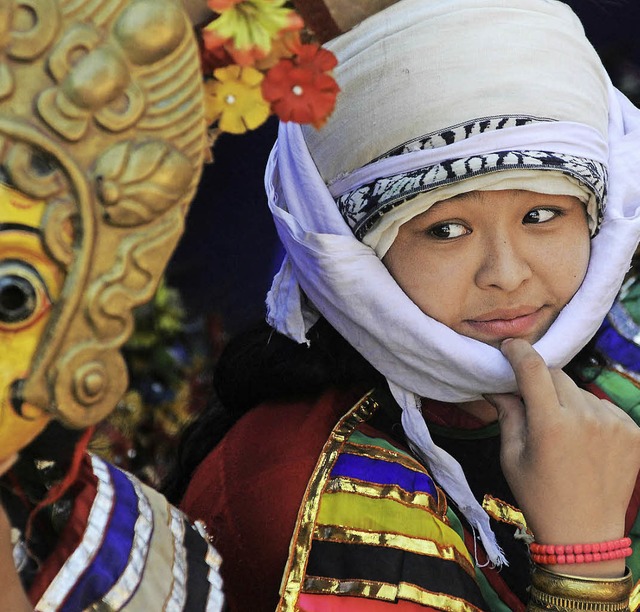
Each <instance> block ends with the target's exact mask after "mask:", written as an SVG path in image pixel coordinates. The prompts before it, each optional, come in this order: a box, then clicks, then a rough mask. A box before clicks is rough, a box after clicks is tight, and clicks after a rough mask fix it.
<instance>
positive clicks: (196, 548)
mask: <svg viewBox="0 0 640 612" xmlns="http://www.w3.org/2000/svg"><path fill="white" fill-rule="evenodd" d="M184 527H185V532H184V546H185V549H186V551H187V601H186V605H185V608H184V609H185V610H206V609H207V598H208V596H209V589H210V588H211V585H210V584H209V565H208V564H207V563H206V561H205V559H206V556H207V551H208V550H209V549H208V546H207V542H206V541H205V540H204V538H203V537H202V536H201V535H200V534H199V533H198V532H197V531H196V530H195V529H194V528H193V527H192V526H191V525H190V524H189V523H188V522H187V521H185V526H184Z"/></svg>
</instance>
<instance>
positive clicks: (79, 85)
mask: <svg viewBox="0 0 640 612" xmlns="http://www.w3.org/2000/svg"><path fill="white" fill-rule="evenodd" d="M0 52H1V61H0V165H1V166H2V170H3V172H4V174H5V180H6V181H7V182H8V183H9V184H11V185H13V186H14V187H15V188H16V189H18V190H20V191H22V192H23V193H25V194H26V195H28V196H30V197H32V198H36V199H38V200H44V201H45V202H46V212H45V215H44V218H43V221H42V227H41V230H42V235H43V242H44V245H45V249H46V250H47V252H48V253H49V255H50V256H51V258H52V259H54V260H55V261H56V262H57V263H58V264H59V265H60V266H61V268H63V269H64V271H65V274H66V281H65V285H64V287H63V290H62V295H61V297H60V299H59V300H57V301H56V303H55V304H54V306H53V310H52V313H51V318H50V320H49V323H48V325H47V328H46V330H45V333H44V337H43V339H42V340H41V342H40V344H39V347H38V351H37V353H36V356H35V358H34V361H33V365H32V368H31V371H30V373H29V375H28V376H27V378H26V379H25V380H24V381H23V384H22V388H21V389H19V392H18V396H19V397H18V398H17V399H16V401H20V400H24V401H27V402H29V403H30V404H33V405H36V406H39V407H41V408H43V409H45V410H48V411H50V412H51V413H52V414H53V415H54V416H55V417H56V418H59V419H61V420H62V421H64V422H65V423H67V424H68V425H71V426H75V427H84V426H87V425H90V424H92V423H94V422H96V421H98V420H100V419H101V418H103V417H104V416H105V415H106V414H107V413H108V412H109V411H110V410H111V409H112V408H113V407H114V406H115V404H116V402H117V401H118V399H119V398H120V397H121V395H122V394H123V392H124V391H125V389H126V387H127V384H128V378H127V372H126V367H125V364H124V361H123V359H122V357H121V355H120V352H119V349H120V347H121V345H122V344H123V343H124V342H125V340H126V339H127V337H128V336H129V334H130V332H131V330H132V326H133V319H132V313H131V311H132V309H133V308H134V307H135V306H137V305H139V304H140V303H142V302H144V301H146V300H148V299H150V298H151V296H152V295H153V293H154V291H155V288H156V285H157V282H158V280H159V277H160V275H161V273H162V271H163V269H164V267H165V265H166V263H167V261H168V258H169V256H170V255H171V252H172V250H173V248H174V246H175V244H176V243H177V241H178V238H179V237H180V235H181V233H182V228H183V220H184V216H185V214H186V211H187V207H188V204H189V202H190V201H191V199H192V197H193V194H194V192H195V188H196V186H197V182H198V179H199V175H200V170H201V166H202V163H203V159H204V152H205V147H206V142H205V134H206V125H205V120H204V112H203V92H202V82H201V76H200V67H199V58H198V47H197V44H196V41H195V38H194V37H193V33H192V29H191V24H190V22H189V19H188V18H187V16H186V14H185V13H184V10H183V8H182V5H181V3H180V1H179V0H2V1H0ZM65 236H67V237H69V236H72V239H71V240H70V241H69V240H68V239H67V240H65V239H64V237H65Z"/></svg>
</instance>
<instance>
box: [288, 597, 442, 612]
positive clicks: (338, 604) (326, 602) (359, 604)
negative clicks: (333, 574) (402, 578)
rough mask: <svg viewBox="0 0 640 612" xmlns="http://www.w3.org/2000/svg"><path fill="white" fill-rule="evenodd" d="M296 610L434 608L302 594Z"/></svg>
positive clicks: (385, 611) (408, 611) (409, 610)
mask: <svg viewBox="0 0 640 612" xmlns="http://www.w3.org/2000/svg"><path fill="white" fill-rule="evenodd" d="M296 610H301V611H302V612H328V611H331V612H391V611H393V610H397V611H398V612H416V611H418V610H419V611H420V612H424V611H425V610H436V608H432V607H430V606H429V607H427V606H422V605H420V604H418V603H414V602H412V601H404V600H399V601H397V602H391V601H379V600H377V599H365V598H363V597H338V596H337V595H310V594H308V593H302V594H301V595H300V597H299V598H298V605H297V607H296Z"/></svg>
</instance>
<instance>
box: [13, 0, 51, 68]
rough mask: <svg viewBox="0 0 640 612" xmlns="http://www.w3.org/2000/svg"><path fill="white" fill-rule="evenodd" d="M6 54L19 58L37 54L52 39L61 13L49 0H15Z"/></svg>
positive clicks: (33, 56) (24, 58) (41, 51)
mask: <svg viewBox="0 0 640 612" xmlns="http://www.w3.org/2000/svg"><path fill="white" fill-rule="evenodd" d="M7 4H11V5H13V10H12V15H11V21H10V23H11V39H10V42H9V46H8V50H7V52H8V54H9V55H10V56H11V57H13V58H15V59H19V60H29V59H33V58H35V57H38V56H39V55H40V54H41V53H43V52H44V51H45V50H46V49H48V48H49V45H50V44H51V43H52V42H53V40H54V39H55V37H56V35H57V34H58V29H59V27H60V13H59V11H58V10H57V7H56V6H55V4H53V5H52V3H51V1H50V0H14V1H13V2H11V3H7Z"/></svg>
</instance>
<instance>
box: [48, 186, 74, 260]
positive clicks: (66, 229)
mask: <svg viewBox="0 0 640 612" xmlns="http://www.w3.org/2000/svg"><path fill="white" fill-rule="evenodd" d="M77 214H78V211H77V210H76V206H75V205H74V203H73V201H72V200H71V199H70V198H69V197H68V196H66V197H64V198H56V199H54V200H53V201H51V202H50V203H49V204H48V205H47V208H46V210H45V213H44V216H43V219H42V227H43V234H44V236H43V237H44V246H45V249H46V250H47V252H48V253H49V255H50V256H51V258H52V259H53V260H54V261H57V262H58V263H59V264H60V265H61V266H63V267H64V268H68V267H69V266H70V265H71V263H72V262H73V234H74V227H73V226H74V218H75V217H76V216H77Z"/></svg>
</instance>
